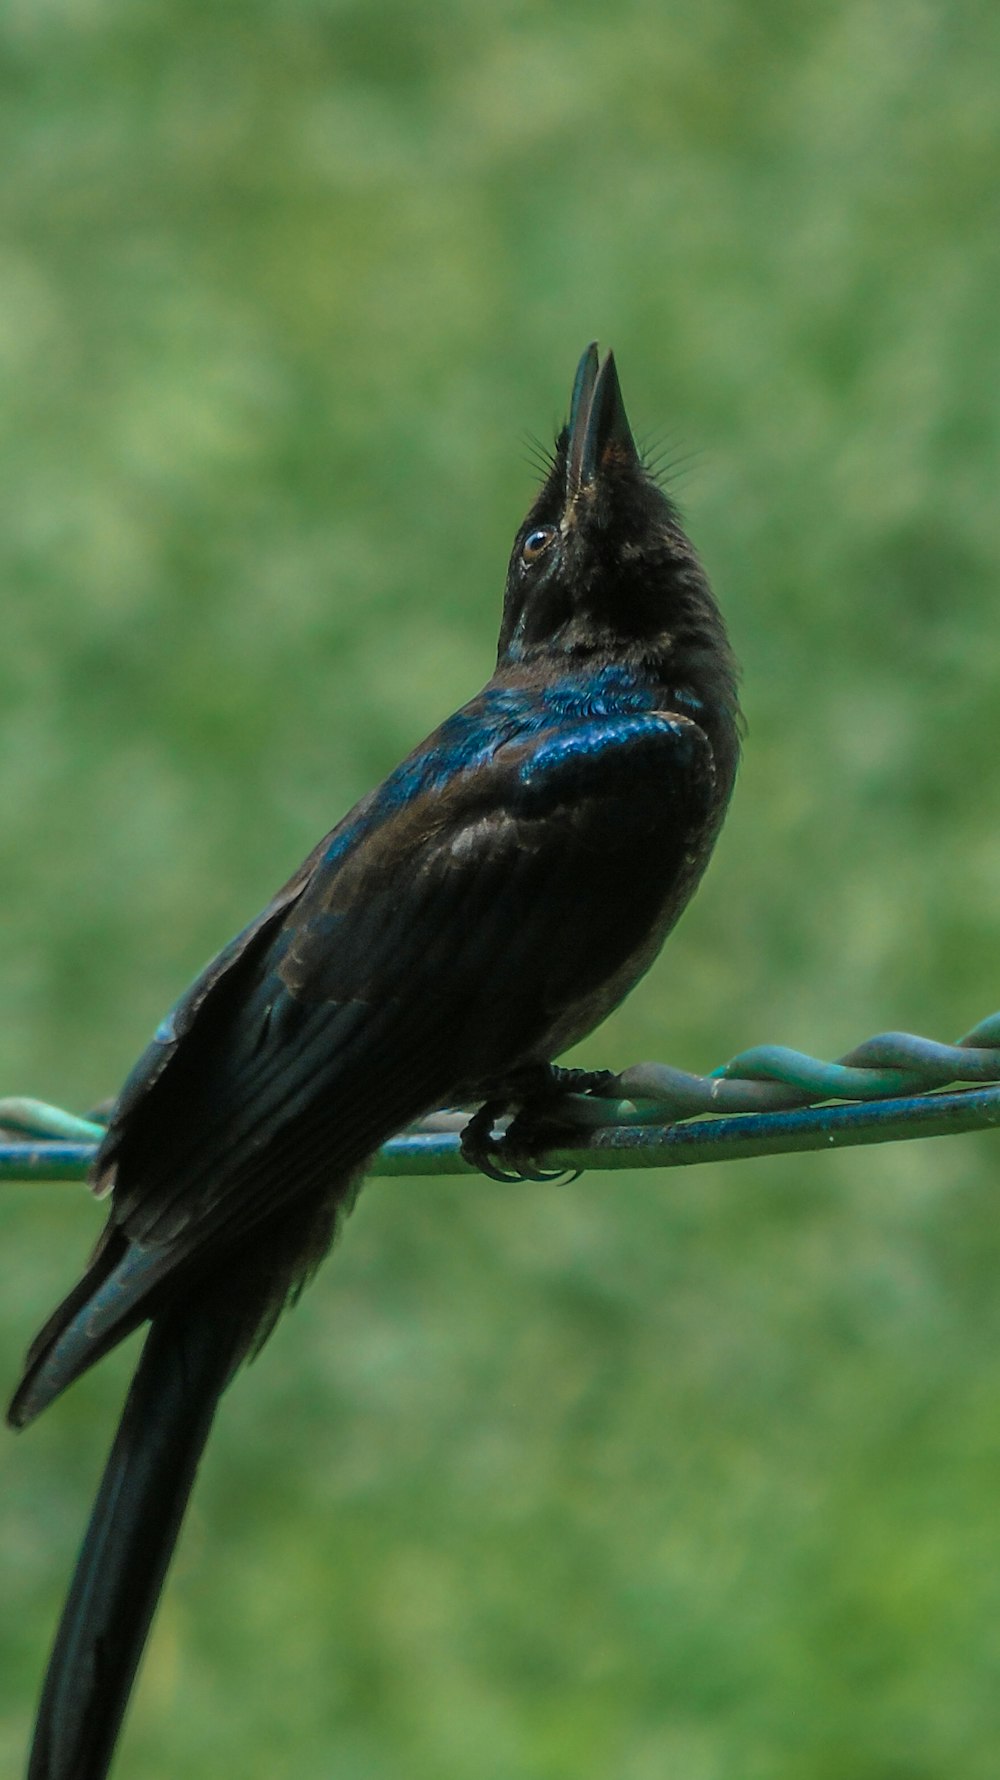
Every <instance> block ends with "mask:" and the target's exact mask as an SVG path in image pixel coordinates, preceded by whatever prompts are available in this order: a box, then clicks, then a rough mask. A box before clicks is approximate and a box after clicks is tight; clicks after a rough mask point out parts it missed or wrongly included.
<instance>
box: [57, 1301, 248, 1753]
mask: <svg viewBox="0 0 1000 1780" xmlns="http://www.w3.org/2000/svg"><path fill="white" fill-rule="evenodd" d="M247 1345H248V1340H247V1318H246V1306H245V1305H241V1306H239V1307H238V1308H237V1307H236V1306H233V1305H230V1306H228V1307H226V1308H225V1309H220V1306H219V1303H218V1300H217V1299H216V1302H215V1303H214V1304H212V1303H211V1302H210V1301H209V1299H208V1297H207V1295H206V1296H205V1297H204V1298H202V1297H200V1296H199V1295H197V1294H193V1295H192V1296H189V1297H188V1298H186V1300H185V1301H184V1302H183V1303H180V1304H178V1305H177V1306H175V1307H174V1306H172V1307H171V1308H170V1309H169V1310H165V1311H163V1312H160V1313H158V1314H157V1315H156V1316H155V1317H154V1319H153V1323H152V1327H151V1329H150V1332H149V1335H148V1336H147V1338H146V1345H145V1347H144V1349H143V1353H142V1358H141V1360H140V1362H139V1368H138V1370H137V1372H136V1375H135V1378H134V1379H133V1381H132V1386H131V1389H130V1391H129V1394H128V1397H127V1399H126V1403H125V1408H124V1412H123V1414H122V1418H121V1422H120V1424H119V1427H118V1432H117V1434H116V1436H115V1442H114V1446H113V1447H112V1449H111V1455H110V1457H109V1459H108V1463H107V1466H106V1469H105V1472H104V1476H103V1478H102V1480H101V1486H100V1489H99V1491H98V1495H97V1500H96V1502H95V1504H94V1509H93V1513H92V1515H91V1518H90V1525H89V1527H88V1528H87V1532H86V1536H85V1538H84V1541H83V1547H82V1549H81V1552H80V1556H79V1559H78V1562H77V1566H76V1573H75V1575H74V1577H73V1582H72V1585H71V1588H70V1592H69V1598H68V1600H67V1602H66V1606H65V1608H64V1610H63V1616H62V1619H61V1621H60V1624H59V1631H58V1633H57V1636H56V1641H55V1646H54V1648H53V1651H52V1657H51V1660H50V1662H49V1668H48V1673H47V1675H46V1678H45V1685H44V1688H43V1690H42V1698H41V1704H40V1706H39V1712H38V1722H37V1725H36V1728H35V1740H34V1744H33V1746H32V1752H31V1760H30V1763H29V1767H28V1780H102V1777H103V1776H104V1775H105V1774H106V1772H107V1769H108V1765H109V1763H110V1761H111V1757H112V1753H113V1751H114V1745H115V1739H116V1737H117V1734H118V1729H119V1726H120V1724H121V1720H122V1715H123V1713H124V1711H125V1708H126V1705H127V1703H128V1696H129V1692H130V1689H131V1686H132V1681H133V1678H134V1676H135V1671H136V1668H137V1666H138V1663H139V1658H140V1657H141V1655H142V1650H143V1646H144V1644H145V1642H146V1636H147V1633H148V1631H149V1625H150V1621H151V1619H152V1617H153V1612H154V1609H155V1607H156V1601H157V1596H158V1595H159V1592H160V1588H161V1586H162V1583H163V1578H164V1575H165V1573H166V1570H167V1566H168V1564H169V1562H170V1558H171V1554H172V1552H173V1549H174V1545H175V1543H176V1540H177V1535H178V1532H179V1530H180V1525H181V1521H182V1519H183V1515H184V1509H185V1506H186V1504H187V1499H188V1496H189V1494H190V1492H191V1486H192V1484H193V1482H194V1477H195V1472H196V1471H197V1468H198V1462H199V1460H200V1458H201V1454H202V1449H203V1447H204V1445H205V1441H206V1439H207V1437H208V1432H209V1429H210V1428H211V1425H212V1420H213V1417H214V1415H215V1409H216V1405H217V1403H218V1401H219V1397H220V1396H221V1394H222V1392H223V1390H224V1389H225V1387H226V1385H227V1383H228V1382H229V1379H230V1378H231V1377H232V1374H233V1372H234V1371H235V1369H236V1367H237V1366H238V1364H239V1362H240V1360H241V1359H242V1357H243V1355H244V1353H245V1351H246V1348H247Z"/></svg>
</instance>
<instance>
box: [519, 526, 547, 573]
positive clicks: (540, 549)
mask: <svg viewBox="0 0 1000 1780" xmlns="http://www.w3.org/2000/svg"><path fill="white" fill-rule="evenodd" d="M555 535H556V528H555V526H554V525H539V526H536V528H535V530H534V531H533V532H529V533H528V535H527V537H526V538H525V540H524V543H523V544H522V545H521V561H522V562H523V563H524V564H525V566H527V565H528V563H532V562H537V561H538V558H539V557H540V556H543V555H544V554H545V552H546V550H547V549H548V547H549V545H550V544H551V542H552V540H553V538H554V537H555Z"/></svg>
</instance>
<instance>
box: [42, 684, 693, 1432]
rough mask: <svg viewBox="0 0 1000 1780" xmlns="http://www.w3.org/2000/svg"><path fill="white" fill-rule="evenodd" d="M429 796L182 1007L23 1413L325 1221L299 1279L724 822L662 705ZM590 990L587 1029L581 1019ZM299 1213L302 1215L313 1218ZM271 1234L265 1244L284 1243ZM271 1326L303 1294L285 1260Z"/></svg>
mask: <svg viewBox="0 0 1000 1780" xmlns="http://www.w3.org/2000/svg"><path fill="white" fill-rule="evenodd" d="M439 764H440V763H437V764H436V765H432V766H429V767H428V771H427V774H426V776H425V777H426V783H425V785H424V788H423V789H420V788H416V789H414V783H413V776H412V774H410V776H409V778H408V780H407V795H406V796H405V797H399V798H397V797H395V795H394V792H393V780H392V779H390V780H389V781H387V785H386V787H385V788H384V795H382V797H381V802H380V804H379V807H378V812H377V816H376V817H373V818H372V819H371V820H369V821H368V822H367V825H366V826H365V828H364V832H363V833H361V834H360V835H358V836H357V837H356V838H355V839H354V840H353V841H352V842H350V844H346V845H345V843H344V839H343V833H342V831H336V830H335V831H334V840H333V843H332V844H330V845H328V846H327V847H325V848H323V847H321V848H319V849H317V851H316V853H315V854H314V855H313V856H312V859H311V861H309V862H307V867H304V868H303V873H302V874H298V875H297V877H296V878H295V879H293V880H292V881H291V884H290V886H288V887H286V891H285V892H283V893H282V896H283V900H282V899H281V898H279V899H277V900H276V902H275V903H274V904H272V905H271V906H270V908H269V910H268V911H267V912H266V913H265V915H264V916H262V917H261V920H260V921H259V922H258V923H255V924H254V927H253V928H252V929H248V930H247V932H246V933H245V934H244V935H241V936H240V939H239V940H238V941H237V942H236V948H235V949H234V948H228V949H227V951H226V952H225V953H223V954H221V956H220V960H218V961H217V962H216V964H215V965H214V966H210V967H209V969H208V971H206V972H205V974H204V975H203V976H202V977H201V978H200V979H199V981H198V983H197V984H196V985H195V987H194V989H193V990H192V991H190V992H189V994H188V996H187V997H185V999H184V1000H183V1001H182V1003H181V1004H179V1009H178V1011H177V1013H176V1014H175V1016H174V1025H173V1036H172V1038H171V1040H170V1049H169V1056H168V1060H167V1062H166V1064H165V1065H164V1066H163V1067H160V1068H159V1069H157V1068H156V1066H155V1063H154V1065H152V1066H150V1065H149V1064H148V1063H147V1064H146V1065H145V1066H142V1065H140V1072H137V1073H136V1074H135V1075H134V1076H133V1078H132V1079H131V1081H130V1083H129V1084H128V1085H127V1088H126V1096H125V1099H124V1101H123V1106H122V1110H121V1112H120V1113H119V1114H118V1116H117V1118H116V1120H115V1122H114V1125H113V1127H112V1130H111V1132H110V1133H109V1139H108V1145H107V1160H106V1166H108V1167H109V1168H113V1169H114V1171H115V1174H116V1179H115V1185H114V1197H113V1201H112V1210H111V1218H110V1220H109V1224H108V1226H107V1228H106V1231H105V1234H104V1236H103V1238H102V1240H101V1243H100V1244H99V1247H98V1251H97V1253H96V1254H95V1257H94V1262H93V1264H92V1267H91V1269H90V1270H89V1272H88V1274H87V1276H86V1277H85V1279H84V1280H83V1281H81V1284H80V1286H79V1287H78V1288H77V1289H76V1290H75V1291H74V1292H73V1293H72V1294H71V1295H70V1298H69V1299H67V1300H66V1302H65V1304H64V1305H62V1306H61V1307H60V1309H59V1310H58V1311H57V1312H56V1314H55V1316H54V1317H53V1318H52V1319H50V1322H49V1324H47V1325H46V1328H45V1329H44V1330H43V1331H42V1333H41V1335H40V1336H39V1338H38V1340H37V1342H36V1344H35V1346H34V1348H33V1349H32V1353H31V1355H30V1358H29V1374H28V1377H27V1378H26V1381H25V1387H24V1388H23V1391H22V1394H21V1398H20V1399H19V1403H20V1408H19V1409H18V1413H19V1414H21V1415H22V1416H23V1417H24V1418H27V1416H28V1415H29V1414H34V1413H36V1412H37V1408H38V1407H41V1406H42V1404H43V1403H44V1402H45V1401H47V1400H49V1399H50V1398H51V1396H53V1395H55V1394H56V1391H57V1390H60V1389H62V1388H63V1387H64V1385H65V1384H66V1383H68V1382H69V1381H70V1379H71V1378H72V1377H74V1376H76V1375H77V1374H78V1373H79V1372H80V1371H82V1370H83V1369H84V1368H85V1367H86V1366H87V1365H89V1364H90V1363H92V1361H93V1360H94V1359H96V1358H97V1357H98V1356H99V1354H100V1353H102V1352H104V1351H106V1350H107V1348H108V1347H110V1346H112V1345H114V1343H115V1341H117V1340H118V1339H120V1338H121V1336H122V1335H123V1334H124V1333H126V1332H127V1330H128V1329H130V1328H132V1327H134V1326H135V1324H136V1323H137V1322H138V1321H140V1320H141V1319H142V1317H143V1316H144V1315H145V1314H147V1307H148V1306H151V1305H152V1304H153V1303H155V1301H156V1298H157V1294H158V1291H159V1288H160V1287H161V1285H162V1282H163V1281H164V1280H165V1279H166V1278H167V1277H168V1276H172V1277H179V1276H180V1275H181V1274H191V1275H192V1276H196V1275H197V1274H198V1273H199V1272H200V1270H201V1269H202V1268H203V1267H204V1266H205V1265H206V1264H211V1265H213V1266H215V1267H217V1268H218V1269H219V1270H220V1273H219V1277H220V1288H219V1289H220V1290H222V1291H224V1290H225V1289H226V1288H225V1268H226V1265H227V1262H226V1259H225V1257H226V1256H230V1255H234V1256H237V1257H238V1255H239V1252H240V1249H241V1246H242V1245H243V1244H244V1243H245V1242H247V1241H254V1240H255V1239H257V1240H270V1239H269V1238H267V1237H266V1235H265V1232H266V1231H267V1230H273V1231H274V1232H276V1233H277V1232H279V1231H280V1228H281V1226H282V1223H285V1222H287V1223H291V1222H292V1221H294V1222H295V1223H296V1224H300V1223H301V1222H302V1214H303V1208H304V1206H307V1205H308V1202H309V1200H310V1199H311V1200H313V1201H314V1202H315V1204H316V1208H317V1217H316V1224H315V1231H314V1233H313V1235H312V1236H311V1237H310V1236H309V1235H308V1232H307V1239H306V1241H305V1243H304V1245H300V1248H301V1252H300V1255H299V1260H298V1277H299V1278H302V1277H304V1276H305V1275H306V1274H307V1273H308V1272H309V1271H310V1270H311V1268H312V1267H313V1266H314V1265H315V1264H316V1263H317V1262H318V1260H319V1259H321V1258H322V1255H323V1253H325V1251H326V1249H327V1247H328V1246H329V1242H330V1240H331V1238H332V1234H333V1229H334V1226H335V1222H336V1217H337V1213H338V1208H339V1206H341V1205H342V1204H343V1202H344V1200H345V1199H346V1198H347V1197H349V1193H350V1190H351V1183H352V1180H353V1179H354V1178H355V1177H356V1175H357V1172H358V1170H359V1168H360V1167H361V1166H362V1165H363V1163H364V1161H365V1160H366V1158H367V1157H368V1156H369V1155H370V1154H371V1152H372V1151H373V1150H374V1149H376V1148H377V1147H378V1145H379V1144H380V1143H381V1142H382V1141H383V1140H384V1139H385V1138H386V1137H388V1136H389V1135H391V1133H392V1132H393V1131H396V1130H398V1129H399V1128H400V1127H401V1126H402V1125H404V1124H406V1123H407V1122H408V1121H410V1120H411V1119H412V1118H414V1117H415V1116H417V1115H418V1114H419V1113H420V1112H422V1111H424V1110H425V1109H426V1108H428V1107H429V1106H431V1105H433V1104H435V1103H440V1102H441V1101H443V1100H446V1099H448V1098H450V1097H453V1096H455V1094H456V1092H457V1090H459V1089H460V1088H461V1087H462V1086H470V1087H471V1086H482V1087H483V1088H484V1089H485V1088H486V1087H488V1084H489V1083H490V1081H491V1080H495V1079H496V1078H497V1077H498V1076H501V1075H503V1074H505V1073H506V1072H508V1071H509V1070H510V1069H512V1068H514V1067H516V1066H517V1065H518V1064H520V1063H522V1062H525V1061H529V1060H539V1059H542V1058H545V1057H546V1055H547V1051H546V1043H547V1036H548V1035H549V1033H550V1032H551V1031H553V1030H554V1029H555V1028H557V1027H558V1025H559V1023H560V1021H561V1020H562V1018H563V1016H564V1015H565V1011H566V1009H567V1007H568V1006H571V1005H572V1006H576V1007H578V1008H579V1009H580V1010H582V1011H581V1013H580V1016H579V1019H578V1022H577V1023H578V1025H579V1030H580V1033H581V1034H582V1033H583V1032H584V1031H586V1030H588V1029H589V1027H590V1025H592V1024H594V1023H595V1021H596V1018H598V1017H599V1016H600V1014H601V1013H603V1011H604V1010H605V1007H606V1005H607V1001H606V997H603V998H602V991H603V989H604V986H605V985H606V983H607V982H608V980H609V979H613V978H615V977H616V974H621V973H622V972H623V971H624V972H625V974H624V976H623V978H622V983H621V993H625V991H626V989H627V988H628V986H629V984H630V982H631V980H632V979H633V978H634V976H635V975H636V974H638V971H639V969H641V968H643V967H644V964H645V963H646V962H648V954H647V956H646V957H645V959H644V960H643V963H642V964H640V965H639V966H638V967H636V968H635V969H633V970H632V972H631V975H629V974H628V966H629V961H630V959H632V958H633V957H635V956H637V955H638V952H639V950H640V949H641V948H642V946H643V943H644V940H645V936H646V935H647V934H648V932H649V931H650V929H651V928H652V927H655V926H656V923H657V921H658V919H659V917H660V914H661V911H662V909H663V907H664V904H665V902H668V901H669V898H670V895H671V893H672V888H673V886H674V885H675V884H676V883H677V882H678V881H679V879H681V878H683V876H684V873H685V870H686V868H687V865H688V864H689V863H690V859H691V857H692V853H691V849H692V847H694V848H696V847H697V843H698V838H699V835H700V834H701V832H702V831H703V829H704V825H705V823H706V820H707V819H708V817H709V816H710V813H711V810H712V807H713V769H712V757H711V749H710V747H709V744H708V742H707V739H706V737H705V735H704V733H703V732H702V730H701V729H700V728H699V727H698V726H697V725H696V724H695V723H693V722H692V721H691V720H690V719H688V718H686V717H682V716H678V715H676V714H671V713H648V714H645V715H635V716H627V717H614V718H607V717H601V718H593V719H591V720H588V721H586V722H581V723H577V724H574V725H567V726H564V727H561V728H558V729H550V730H548V731H545V732H542V733H541V734H539V735H536V736H534V737H532V738H530V739H529V740H521V741H513V742H510V743H507V744H506V745H502V746H500V747H498V748H497V749H496V751H495V752H494V753H493V754H492V756H489V757H487V758H480V759H479V761H478V764H476V765H475V767H474V768H470V769H468V770H460V771H457V772H455V773H454V774H453V775H452V777H451V778H450V779H446V780H444V782H442V776H441V773H440V770H439ZM590 998H596V999H595V1007H596V1010H597V1011H596V1012H595V1013H594V1015H593V1016H590V1015H588V1011H587V1010H588V1004H589V999H590ZM307 1221H308V1220H307ZM277 1241H278V1237H277V1235H276V1236H275V1242H276V1243H277ZM276 1279H277V1284H276V1292H277V1294H278V1299H279V1301H278V1302H276V1303H275V1305H274V1313H275V1314H276V1313H277V1310H278V1309H280V1301H281V1300H283V1297H284V1295H285V1294H286V1293H287V1291H288V1289H289V1287H290V1286H293V1285H294V1283H295V1278H294V1269H293V1270H292V1273H291V1274H290V1273H289V1270H288V1269H287V1268H285V1267H278V1268H276Z"/></svg>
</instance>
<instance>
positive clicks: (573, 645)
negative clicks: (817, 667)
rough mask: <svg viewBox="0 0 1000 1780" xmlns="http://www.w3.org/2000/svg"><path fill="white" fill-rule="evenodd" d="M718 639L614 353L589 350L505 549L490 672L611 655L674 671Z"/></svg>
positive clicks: (705, 592)
mask: <svg viewBox="0 0 1000 1780" xmlns="http://www.w3.org/2000/svg"><path fill="white" fill-rule="evenodd" d="M720 646H721V648H723V649H725V635H724V632H723V630H722V621H721V618H720V617H719V613H718V608H717V607H716V604H715V601H714V599H713V597H712V593H711V591H710V589H709V586H708V582H707V580H706V578H705V574H704V571H703V569H702V567H701V564H700V563H699V561H698V558H697V556H696V554H695V551H694V549H693V547H692V545H691V544H690V543H689V541H688V539H687V537H686V536H685V534H684V531H683V529H682V527H681V523H680V519H679V516H678V514H677V511H676V509H675V508H674V506H673V505H672V503H671V502H670V500H669V499H668V498H667V496H666V494H664V492H663V490H662V488H661V487H660V486H659V484H658V482H657V481H656V480H655V478H654V477H653V476H652V474H651V473H650V471H649V470H648V469H647V467H646V465H645V464H644V462H643V459H642V456H641V454H640V452H639V451H638V449H637V447H636V444H635V440H634V439H633V437H632V431H631V428H630V426H629V423H628V417H627V415H626V413H625V405H624V402H623V401H622V392H621V386H620V384H619V382H618V372H617V370H616V368H615V361H614V357H613V355H612V354H611V353H610V352H609V353H608V354H607V356H606V358H605V359H604V360H603V361H599V359H598V354H597V347H596V345H591V346H588V348H587V350H586V352H585V353H584V355H583V357H582V359H581V360H580V364H579V368H578V370H577V373H576V378H575V381H574V384H573V393H572V397H571V400H570V412H569V420H568V422H567V424H566V426H565V427H564V428H563V430H562V432H561V433H560V434H559V437H558V439H557V440H556V448H555V452H554V454H553V458H552V464H551V469H550V471H549V474H548V476H547V477H546V480H545V483H544V485H543V486H542V488H541V490H540V491H539V494H538V497H537V499H536V500H535V502H534V503H533V505H532V508H531V511H530V512H529V513H528V515H527V518H526V519H525V521H524V523H523V525H522V526H521V527H520V529H519V531H518V534H517V537H516V538H515V540H514V549H513V552H512V554H511V559H510V567H509V569H508V571H507V587H506V593H505V596H504V611H503V622H502V625H501V629H500V643H499V651H498V664H499V665H501V666H503V665H506V664H511V665H513V664H516V663H527V662H531V661H532V660H534V659H536V658H540V657H551V656H552V655H553V653H555V654H558V655H561V656H566V655H570V656H578V657H586V656H594V655H609V654H610V655H611V656H615V657H621V656H623V655H624V656H627V657H630V658H633V659H636V658H638V659H641V660H645V661H647V662H648V663H649V665H650V667H653V668H655V669H657V670H662V669H663V668H664V667H665V666H666V665H667V664H668V663H669V664H670V667H671V670H672V669H673V668H674V667H675V666H676V667H677V668H683V666H684V665H685V664H684V662H683V661H682V660H681V659H680V658H682V657H684V656H686V655H687V654H688V652H689V651H690V650H693V651H694V655H695V656H696V657H697V656H699V655H700V654H701V653H702V651H703V650H704V649H706V648H707V649H708V650H709V651H710V652H711V653H713V654H714V656H715V657H716V658H718V652H719V649H720Z"/></svg>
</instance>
